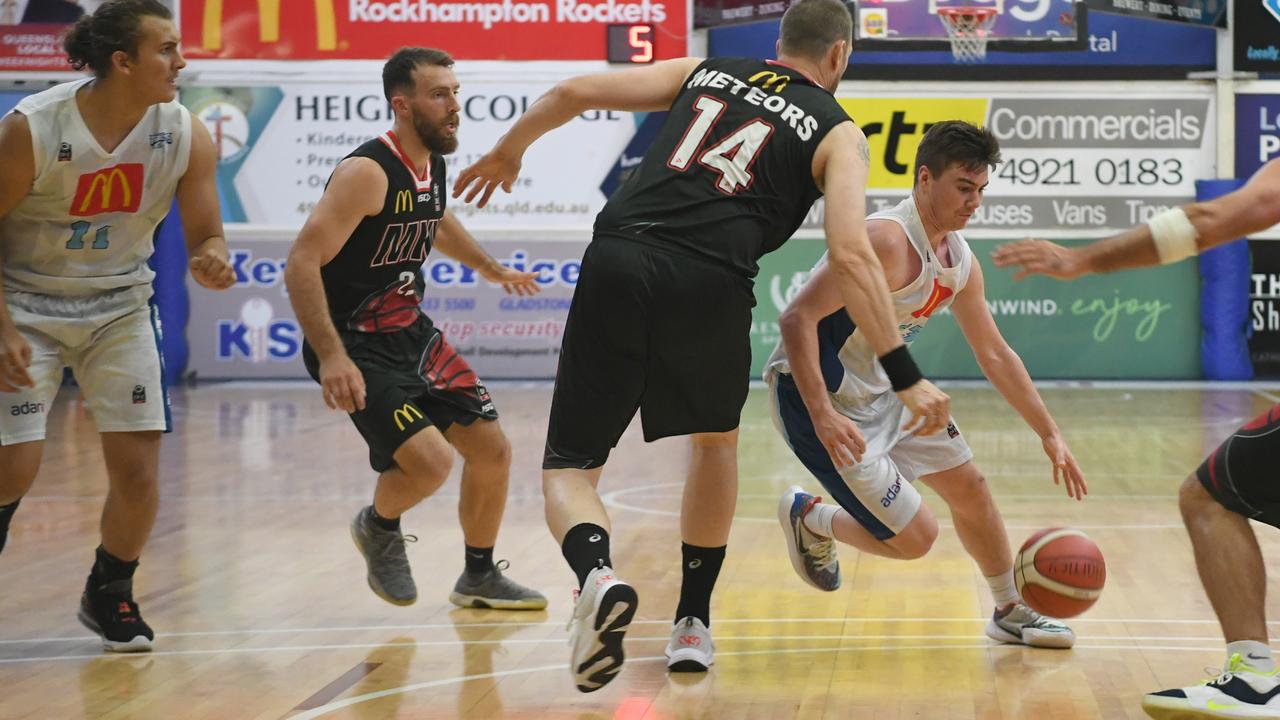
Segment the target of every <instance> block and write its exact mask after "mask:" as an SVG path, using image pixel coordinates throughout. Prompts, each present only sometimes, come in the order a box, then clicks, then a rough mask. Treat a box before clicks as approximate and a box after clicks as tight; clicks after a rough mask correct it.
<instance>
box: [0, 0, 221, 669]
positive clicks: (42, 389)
mask: <svg viewBox="0 0 1280 720" xmlns="http://www.w3.org/2000/svg"><path fill="white" fill-rule="evenodd" d="M64 46H65V48H66V51H67V55H68V56H69V58H70V60H71V64H72V65H73V66H74V67H75V68H76V69H82V68H89V69H91V70H92V72H93V77H91V78H86V79H84V80H80V81H76V82H70V83H65V84H63V85H58V86H56V87H53V88H50V89H49V90H46V91H44V92H41V93H37V94H35V95H32V96H30V97H28V98H26V99H24V100H23V101H22V102H20V103H19V104H18V106H17V107H16V108H15V109H14V111H13V112H12V113H10V114H9V115H7V116H5V117H4V119H3V120H0V165H2V166H3V168H4V170H3V172H0V278H2V281H3V293H0V547H2V546H3V541H4V537H5V535H6V533H7V530H8V525H9V520H10V518H12V517H13V513H14V511H15V510H16V509H17V507H18V502H19V500H20V499H21V498H22V496H23V495H25V494H26V492H27V490H29V489H30V488H31V485H32V482H33V481H34V480H35V477H36V472H37V470H38V469H39V467H40V458H41V453H42V450H43V445H44V442H43V441H44V437H45V424H46V418H47V415H48V412H49V409H50V407H51V404H52V402H53V399H54V395H55V394H56V393H57V390H58V386H59V384H60V382H61V380H62V372H63V367H70V368H71V370H72V372H73V373H74V374H75V377H76V380H77V381H78V382H79V384H80V387H81V389H82V390H83V392H84V397H85V400H86V403H87V405H88V407H89V409H90V411H91V412H92V413H93V419H94V422H95V423H96V425H97V427H98V431H99V432H100V433H101V438H102V450H103V454H104V455H105V458H106V467H107V476H108V479H109V489H108V492H107V499H106V504H105V507H104V508H103V511H102V525H101V529H102V544H101V545H100V546H99V547H98V549H97V558H96V561H95V562H94V564H93V568H92V571H91V572H90V574H89V579H88V581H87V582H86V584H85V590H84V594H83V596H82V597H81V601H80V612H79V619H80V621H81V622H82V623H84V625H85V626H86V627H88V628H89V629H91V630H93V631H94V632H96V633H98V634H99V635H100V636H102V639H103V644H104V646H105V647H106V649H108V650H114V651H126V652H128V651H142V650H149V649H150V648H151V642H152V639H153V638H154V635H153V633H152V631H151V628H150V627H148V626H147V624H146V622H144V621H143V619H142V616H141V615H140V614H139V612H138V606H137V604H136V603H135V602H134V601H133V591H132V583H133V572H134V569H135V568H136V567H137V564H138V557H139V555H140V554H141V553H142V548H143V545H145V544H146V540H147V536H148V535H149V534H150V532H151V526H152V524H153V523H154V521H155V515H156V504H157V499H158V487H157V473H158V466H159V451H160V433H161V432H162V431H167V430H168V429H169V411H168V394H167V392H166V390H165V387H164V381H163V374H162V371H161V357H160V328H159V326H158V324H157V320H156V313H155V308H154V307H153V306H152V305H151V303H150V300H151V280H152V277H153V276H154V273H153V272H152V271H151V269H150V268H148V267H147V260H148V258H149V257H150V256H151V253H152V250H153V244H152V238H153V235H154V233H155V229H156V226H157V225H158V224H159V223H160V220H161V219H162V218H164V216H165V214H166V213H167V212H168V211H169V207H170V205H171V204H172V203H173V200H174V198H175V197H176V198H177V200H178V205H179V207H180V210H181V214H182V222H183V230H184V232H185V235H186V238H187V249H188V251H189V254H190V256H191V264H190V268H191V274H192V276H193V277H194V278H195V279H196V281H197V282H199V283H200V284H202V285H204V286H205V287H209V288H213V289H223V288H227V287H230V286H231V285H232V283H234V281H235V275H234V273H233V271H232V268H231V265H230V263H229V262H228V260H227V247H226V242H225V241H224V240H223V237H222V222H221V219H220V216H219V209H218V195H217V191H216V188H215V184H214V182H215V178H214V172H215V167H216V163H217V158H216V156H215V151H214V147H213V142H212V140H210V138H209V133H208V131H207V130H205V128H204V126H203V125H202V124H201V123H199V122H194V123H193V122H192V121H191V116H190V114H189V113H188V112H187V110H186V109H185V108H183V107H182V106H181V105H179V104H178V102H177V85H176V80H177V76H178V71H179V70H181V69H182V67H183V66H184V65H185V64H186V63H185V62H184V61H183V59H182V55H181V53H180V52H179V50H178V33H177V30H176V29H175V27H174V25H173V22H172V20H171V19H170V13H169V10H168V9H167V8H166V7H165V6H164V5H163V4H161V3H160V2H158V1H157V0H109V1H108V2H106V3H104V4H103V5H102V6H101V7H100V8H98V10H97V12H95V13H94V14H93V15H87V16H84V17H82V18H81V19H80V20H79V21H77V22H76V24H75V25H74V26H73V27H72V28H71V30H70V31H69V32H68V34H67V36H66V39H65V42H64ZM10 577H11V578H14V579H16V576H14V575H12V574H11V575H10Z"/></svg>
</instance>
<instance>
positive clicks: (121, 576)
mask: <svg viewBox="0 0 1280 720" xmlns="http://www.w3.org/2000/svg"><path fill="white" fill-rule="evenodd" d="M96 555H97V558H96V559H95V560H94V563H93V569H92V570H90V571H89V581H88V583H87V584H88V588H89V589H90V590H96V589H98V588H100V587H102V586H103V585H106V584H107V583H110V582H116V581H117V580H132V579H133V571H134V570H137V569H138V561H137V560H134V561H133V562H125V561H124V560H121V559H120V558H118V557H116V556H115V555H112V554H111V553H109V552H107V551H106V548H104V547H102V546H101V545H99V546H98V550H97V553H96Z"/></svg>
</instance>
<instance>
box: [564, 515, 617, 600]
mask: <svg viewBox="0 0 1280 720" xmlns="http://www.w3.org/2000/svg"><path fill="white" fill-rule="evenodd" d="M560 552H562V553H564V559H565V560H568V561H569V567H571V568H573V571H574V572H575V573H577V575H578V587H579V588H581V587H582V586H583V585H585V584H586V582H587V575H590V574H591V571H592V570H595V569H596V568H598V567H600V566H601V565H608V566H609V567H613V562H612V561H611V560H609V533H608V532H607V531H605V529H604V528H602V527H600V526H599V525H592V524H591V523H582V524H581V525H574V526H573V527H571V528H569V532H567V533H565V534H564V544H563V545H561V546H560Z"/></svg>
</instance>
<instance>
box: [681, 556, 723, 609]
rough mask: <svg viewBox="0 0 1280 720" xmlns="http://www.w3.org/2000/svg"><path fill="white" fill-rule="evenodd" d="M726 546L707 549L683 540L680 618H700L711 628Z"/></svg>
mask: <svg viewBox="0 0 1280 720" xmlns="http://www.w3.org/2000/svg"><path fill="white" fill-rule="evenodd" d="M726 547H727V546H726V545H721V546H720V547H717V548H705V547H698V546H696V545H690V544H689V543H680V554H681V555H682V556H683V562H682V564H681V567H682V572H683V578H682V579H681V581H680V604H679V605H678V606H677V607H676V620H677V621H678V620H680V619H681V618H686V617H696V618H698V619H699V620H701V621H702V624H703V625H706V626H707V627H711V591H712V590H714V589H715V587H716V578H717V577H719V576H720V566H721V565H723V564H724V549H725V548H726Z"/></svg>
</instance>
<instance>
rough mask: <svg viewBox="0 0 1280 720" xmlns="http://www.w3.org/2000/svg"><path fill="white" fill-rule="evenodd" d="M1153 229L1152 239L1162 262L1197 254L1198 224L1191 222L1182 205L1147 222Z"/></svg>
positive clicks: (1164, 263) (1166, 263)
mask: <svg viewBox="0 0 1280 720" xmlns="http://www.w3.org/2000/svg"><path fill="white" fill-rule="evenodd" d="M1147 227H1148V228H1150V229H1151V239H1152V241H1154V242H1155V245H1156V254H1157V255H1159V256H1160V264H1161V265H1168V264H1169V263H1174V262H1178V261H1179V260H1182V259H1184V258H1189V257H1191V256H1192V255H1195V254H1196V253H1197V252H1199V251H1198V249H1197V248H1196V237H1198V233H1196V226H1195V225H1192V224H1191V220H1190V219H1188V218H1187V213H1186V211H1185V210H1183V209H1182V208H1180V207H1177V208H1173V209H1172V210H1165V211H1164V212H1162V213H1160V214H1159V215H1156V216H1155V217H1153V218H1151V220H1150V221H1148V222H1147Z"/></svg>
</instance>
